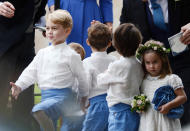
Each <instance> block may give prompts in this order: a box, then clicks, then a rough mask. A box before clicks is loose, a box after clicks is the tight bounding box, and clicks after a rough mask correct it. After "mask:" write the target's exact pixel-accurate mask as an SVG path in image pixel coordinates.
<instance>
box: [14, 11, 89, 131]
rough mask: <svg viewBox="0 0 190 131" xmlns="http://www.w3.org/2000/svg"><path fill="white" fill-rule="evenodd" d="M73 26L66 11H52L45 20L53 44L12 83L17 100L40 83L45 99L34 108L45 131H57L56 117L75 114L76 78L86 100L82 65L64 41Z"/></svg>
mask: <svg viewBox="0 0 190 131" xmlns="http://www.w3.org/2000/svg"><path fill="white" fill-rule="evenodd" d="M71 29H72V17H71V15H70V14H69V13H68V12H67V11H65V10H56V11H54V12H53V13H50V14H49V15H48V17H47V23H46V37H47V38H48V39H49V40H50V42H51V43H52V45H51V46H48V47H46V48H44V49H41V50H40V51H39V52H38V54H37V55H36V56H35V58H34V59H33V61H32V62H31V63H30V64H29V66H28V67H27V68H26V69H25V70H24V71H23V72H22V74H21V76H20V77H19V79H18V80H17V81H16V83H13V82H10V84H11V86H12V89H11V90H12V96H13V97H15V98H16V99H17V97H18V96H19V94H20V93H21V91H23V90H24V89H26V88H27V87H29V86H30V85H32V84H34V83H35V82H37V83H38V87H39V88H40V89H41V90H42V100H41V102H40V103H39V104H37V105H35V106H34V107H33V109H32V113H33V116H34V117H35V119H36V120H37V121H38V123H39V124H40V126H41V127H42V128H43V130H45V131H54V130H56V121H57V119H58V118H59V117H60V116H62V115H64V114H67V113H72V106H73V99H74V97H73V93H72V86H73V84H74V81H75V79H76V78H77V80H78V83H79V87H80V88H79V95H80V96H81V97H82V98H83V99H82V100H83V101H84V100H85V98H86V96H87V95H88V92H87V91H86V90H87V88H88V87H87V86H88V85H87V82H86V74H85V72H84V68H83V64H82V61H81V58H80V55H78V54H77V53H76V52H75V51H74V50H72V49H71V48H70V47H69V46H68V45H67V44H66V43H65V40H66V38H67V37H68V35H69V34H70V32H71Z"/></svg>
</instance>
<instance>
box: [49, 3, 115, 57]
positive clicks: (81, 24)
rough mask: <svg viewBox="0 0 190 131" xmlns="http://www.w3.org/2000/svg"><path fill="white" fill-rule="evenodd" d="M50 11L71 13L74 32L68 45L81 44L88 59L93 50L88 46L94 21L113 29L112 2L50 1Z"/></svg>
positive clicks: (68, 40) (69, 38)
mask: <svg viewBox="0 0 190 131" xmlns="http://www.w3.org/2000/svg"><path fill="white" fill-rule="evenodd" d="M48 6H49V8H50V11H53V10H54V9H57V8H60V9H64V10H67V11H69V12H70V14H71V16H72V17H73V30H72V32H71V34H70V36H69V37H68V39H67V43H70V42H77V43H80V44H81V45H82V46H83V47H84V49H85V51H86V57H88V56H90V54H91V52H92V51H91V49H90V47H89V46H88V45H87V44H86V39H87V29H88V27H89V26H90V23H91V21H92V20H97V21H100V22H102V23H105V24H107V25H108V26H109V27H110V28H112V23H113V9H112V0H99V4H98V3H97V0H48Z"/></svg>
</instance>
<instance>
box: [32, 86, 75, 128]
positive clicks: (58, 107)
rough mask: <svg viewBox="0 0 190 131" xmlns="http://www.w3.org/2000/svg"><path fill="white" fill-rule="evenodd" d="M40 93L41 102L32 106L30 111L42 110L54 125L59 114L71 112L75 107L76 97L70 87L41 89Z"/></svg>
mask: <svg viewBox="0 0 190 131" xmlns="http://www.w3.org/2000/svg"><path fill="white" fill-rule="evenodd" d="M41 95H42V99H41V102H40V103H38V104H37V105H35V106H34V107H33V109H32V113H34V112H37V111H39V110H43V111H44V112H45V113H46V115H47V116H48V117H49V118H51V119H52V121H53V122H54V124H55V126H56V122H57V120H58V119H59V117H60V116H63V115H65V114H72V113H73V112H74V110H75V109H76V103H75V102H76V99H75V96H74V93H73V92H72V89H71V88H63V89H49V90H42V93H41Z"/></svg>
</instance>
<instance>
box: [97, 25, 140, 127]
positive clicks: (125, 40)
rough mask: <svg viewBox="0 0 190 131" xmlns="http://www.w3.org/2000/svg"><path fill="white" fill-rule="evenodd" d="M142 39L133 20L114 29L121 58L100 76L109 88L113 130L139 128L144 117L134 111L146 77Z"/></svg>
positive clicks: (100, 81) (100, 83)
mask: <svg viewBox="0 0 190 131" xmlns="http://www.w3.org/2000/svg"><path fill="white" fill-rule="evenodd" d="M141 41H142V36H141V33H140V31H139V30H138V29H137V28H136V27H135V26H134V25H133V24H122V25H120V26H119V27H118V28H117V29H116V30H115V32H114V36H113V43H114V47H115V48H116V50H117V52H118V53H119V54H120V55H121V57H120V59H119V60H117V61H115V62H113V63H111V64H110V65H109V67H108V70H107V71H106V72H104V73H101V74H99V75H98V77H97V83H98V86H99V88H101V89H105V88H107V89H108V92H107V98H106V100H107V102H108V106H109V111H110V113H109V120H108V122H109V126H108V130H109V131H138V127H139V121H140V117H139V114H138V113H136V112H131V106H130V105H131V101H132V100H133V97H134V96H135V95H138V94H140V91H139V88H140V85H141V82H142V80H143V75H144V74H143V70H142V67H141V64H140V63H139V62H138V61H137V60H136V57H135V53H136V50H137V48H138V46H139V44H140V43H141Z"/></svg>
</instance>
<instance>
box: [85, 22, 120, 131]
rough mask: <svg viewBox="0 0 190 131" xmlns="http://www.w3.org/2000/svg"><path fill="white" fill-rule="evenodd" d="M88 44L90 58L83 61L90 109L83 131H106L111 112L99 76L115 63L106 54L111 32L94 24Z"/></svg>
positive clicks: (102, 26)
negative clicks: (99, 83)
mask: <svg viewBox="0 0 190 131" xmlns="http://www.w3.org/2000/svg"><path fill="white" fill-rule="evenodd" d="M87 44H88V45H89V46H90V47H91V49H92V52H93V53H92V54H91V56H90V57H88V58H86V59H84V60H83V64H84V67H85V69H86V72H87V80H88V82H89V96H88V99H89V103H90V105H89V107H88V111H87V114H86V118H85V120H84V123H83V129H82V131H105V130H107V127H108V115H109V110H108V106H107V102H106V96H107V89H102V88H98V86H97V81H96V80H97V79H96V77H97V75H98V74H100V73H102V72H104V71H105V70H106V69H107V67H108V65H109V64H110V63H111V62H113V61H115V60H116V58H115V57H114V56H110V55H108V54H107V53H106V50H107V48H108V47H109V46H110V45H111V31H110V29H109V28H108V27H107V26H106V25H105V24H102V23H94V24H92V25H91V26H90V27H89V28H88V39H87Z"/></svg>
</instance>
